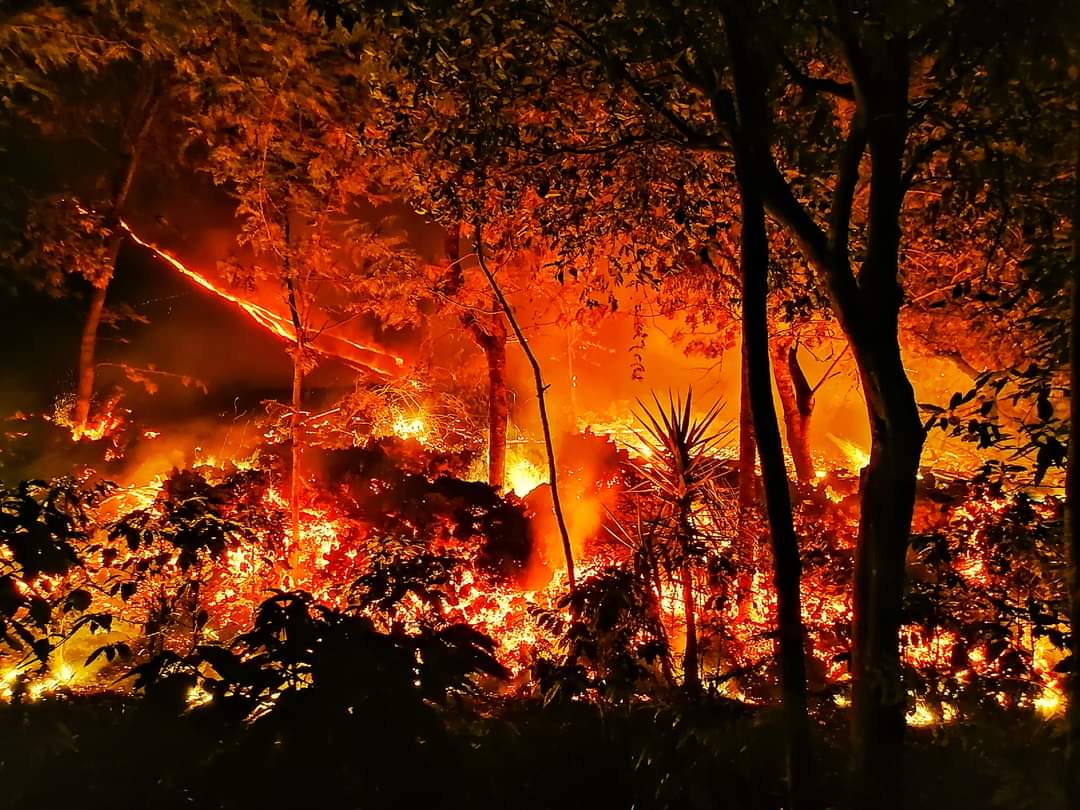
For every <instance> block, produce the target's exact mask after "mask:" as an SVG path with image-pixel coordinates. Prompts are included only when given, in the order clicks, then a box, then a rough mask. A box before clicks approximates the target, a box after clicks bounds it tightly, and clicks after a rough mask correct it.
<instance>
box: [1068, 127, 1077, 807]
mask: <svg viewBox="0 0 1080 810" xmlns="http://www.w3.org/2000/svg"><path fill="white" fill-rule="evenodd" d="M1078 147H1080V144H1078ZM1074 184H1075V186H1074V190H1073V194H1074V197H1073V206H1074V207H1073V216H1072V267H1071V273H1070V276H1071V278H1070V281H1071V282H1072V289H1071V290H1070V299H1069V307H1070V318H1071V323H1070V331H1069V456H1068V462H1067V468H1066V474H1065V544H1066V549H1067V553H1068V559H1069V610H1070V613H1069V620H1070V621H1069V626H1070V628H1071V629H1072V645H1071V651H1072V671H1071V672H1070V673H1069V675H1068V690H1067V691H1068V699H1069V706H1068V726H1069V738H1068V747H1067V752H1066V759H1065V768H1066V777H1065V790H1066V795H1067V796H1068V798H1069V806H1070V807H1080V519H1078V517H1077V508H1078V504H1080V492H1078V490H1080V480H1078V476H1080V467H1078V465H1080V445H1078V443H1080V433H1078V432H1077V429H1076V426H1077V422H1078V421H1080V151H1078V153H1077V157H1076V177H1075V178H1074Z"/></svg>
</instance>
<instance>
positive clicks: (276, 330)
mask: <svg viewBox="0 0 1080 810" xmlns="http://www.w3.org/2000/svg"><path fill="white" fill-rule="evenodd" d="M120 227H121V228H123V229H124V231H125V232H126V233H127V234H128V236H130V237H131V239H132V241H134V242H135V243H136V244H138V245H141V246H142V247H144V248H146V249H147V250H149V251H151V252H152V253H153V254H154V255H155V256H157V257H158V258H159V259H161V260H162V261H164V262H165V263H166V264H168V265H169V266H171V267H172V268H173V269H174V270H176V271H177V272H179V273H180V274H181V275H183V276H185V277H186V278H188V279H190V280H191V281H194V282H195V283H196V284H198V285H199V286H200V287H202V288H203V289H204V290H208V291H209V292H212V293H214V295H217V296H218V297H220V298H223V299H225V300H226V301H228V302H230V303H232V304H235V305H236V306H238V307H239V308H240V309H241V310H243V311H244V312H245V313H246V314H247V315H248V317H250V318H251V319H252V320H253V321H255V323H257V324H258V325H259V326H261V327H262V328H263V329H266V330H267V331H269V332H271V333H272V334H274V335H277V336H278V337H280V338H282V339H284V340H286V341H288V342H289V343H292V344H295V343H296V331H295V329H294V327H293V325H292V323H291V322H290V320H289V319H288V318H284V317H282V316H281V315H278V314H277V313H276V312H274V311H273V310H270V309H267V308H266V307H264V306H261V305H259V304H256V303H254V302H253V301H248V300H246V299H244V298H241V297H239V296H238V295H236V294H234V293H232V292H230V291H228V290H224V289H222V288H221V287H218V286H217V285H216V284H214V282H213V281H211V280H210V279H209V278H207V277H206V276H204V275H202V274H201V273H198V272H196V271H195V270H192V269H191V268H189V267H188V266H187V265H185V264H184V263H183V262H182V261H180V260H179V259H178V258H176V257H175V256H173V255H172V254H170V253H167V252H165V251H163V250H161V249H159V248H157V247H155V246H154V245H153V244H151V243H150V242H147V241H146V240H145V239H143V238H141V237H140V236H139V235H138V234H137V233H135V231H134V230H132V228H131V226H130V225H128V223H127V222H125V221H123V220H121V222H120ZM305 346H306V348H309V349H311V350H312V351H315V352H318V353H319V354H321V355H324V356H326V357H334V358H337V359H339V360H341V361H342V362H344V363H346V364H347V365H348V366H350V367H352V368H354V369H356V370H358V371H367V372H373V373H375V374H377V375H379V376H380V377H389V376H393V375H395V374H397V373H398V370H399V369H400V368H401V367H402V366H403V365H404V364H405V360H404V359H403V358H402V357H399V356H398V355H394V354H390V353H388V352H385V351H383V350H382V349H380V348H378V347H377V346H366V345H364V344H362V343H357V342H356V341H354V340H350V339H349V338H346V337H341V336H340V335H330V334H326V333H325V332H323V333H320V334H319V335H318V337H317V339H315V340H313V341H312V342H311V343H310V344H305Z"/></svg>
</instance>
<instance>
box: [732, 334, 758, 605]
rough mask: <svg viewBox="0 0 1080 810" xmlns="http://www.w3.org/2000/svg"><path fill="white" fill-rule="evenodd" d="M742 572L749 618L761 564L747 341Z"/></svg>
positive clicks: (742, 389) (742, 357)
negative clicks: (756, 517)
mask: <svg viewBox="0 0 1080 810" xmlns="http://www.w3.org/2000/svg"><path fill="white" fill-rule="evenodd" d="M739 367H740V385H739V544H740V553H739V558H740V559H739V562H740V565H739V574H738V578H737V583H736V584H737V586H738V588H737V589H738V593H737V594H736V598H737V599H738V601H739V617H740V619H745V618H746V617H747V615H748V613H749V610H750V607H751V604H752V603H753V598H754V571H755V570H756V565H757V560H756V557H757V553H756V552H757V549H756V546H757V534H756V531H755V530H756V526H755V521H754V520H753V516H754V498H755V496H756V493H757V476H756V475H755V467H756V462H757V443H756V442H755V441H754V417H753V413H752V412H751V410H750V375H749V364H748V363H747V346H746V342H745V340H744V341H743V344H742V348H741V350H740V352H739Z"/></svg>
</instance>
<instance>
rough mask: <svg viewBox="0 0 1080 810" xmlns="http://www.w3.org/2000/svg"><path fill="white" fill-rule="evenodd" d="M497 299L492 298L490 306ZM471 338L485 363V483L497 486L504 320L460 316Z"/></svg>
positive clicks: (504, 398) (504, 407) (500, 480)
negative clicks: (486, 427) (486, 474)
mask: <svg viewBox="0 0 1080 810" xmlns="http://www.w3.org/2000/svg"><path fill="white" fill-rule="evenodd" d="M497 307H498V301H497V300H496V301H494V302H493V308H497ZM462 322H463V323H464V324H465V326H466V327H467V328H468V329H469V333H470V334H471V335H472V337H473V340H475V341H476V344H477V345H478V346H479V347H480V348H481V350H482V351H483V352H484V358H485V359H486V360H487V367H488V483H489V484H490V485H491V486H492V487H494V488H495V489H498V490H501V489H502V488H503V487H504V486H505V485H506V426H507V424H508V423H509V421H510V405H509V393H508V387H507V379H506V324H505V323H504V322H503V319H502V316H501V315H499V314H495V315H491V316H477V315H474V314H473V313H469V314H468V315H466V316H465V317H463V318H462Z"/></svg>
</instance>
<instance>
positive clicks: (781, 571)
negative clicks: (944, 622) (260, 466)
mask: <svg viewBox="0 0 1080 810" xmlns="http://www.w3.org/2000/svg"><path fill="white" fill-rule="evenodd" d="M755 161H756V158H755V157H754V155H753V153H752V152H751V153H750V154H746V155H741V156H739V157H737V158H736V174H737V177H738V181H739V195H740V208H741V213H742V236H741V262H742V281H743V302H742V306H743V313H742V318H743V320H742V330H743V344H744V346H745V347H746V357H747V372H748V373H747V376H748V382H749V394H750V407H751V411H752V414H753V420H754V435H755V437H756V440H757V450H758V456H759V458H760V459H761V474H762V482H763V484H764V487H763V488H764V491H765V508H766V511H767V513H768V517H769V534H770V537H771V539H772V551H773V566H774V568H773V575H774V581H775V585H776V596H777V629H778V631H779V655H778V658H779V665H780V686H781V690H782V692H783V712H784V726H785V731H786V738H787V739H786V742H787V752H786V754H787V756H786V759H787V763H786V765H787V777H788V786H789V796H790V800H791V804H792V806H793V807H795V806H805V805H806V803H807V802H808V796H809V793H810V788H809V783H810V779H811V773H812V771H811V751H810V734H809V723H808V718H807V708H806V653H805V647H804V644H805V633H804V630H803V623H802V607H801V593H800V577H801V572H802V564H801V561H800V559H799V544H798V538H797V537H796V535H795V527H794V523H793V520H792V512H791V494H790V491H789V489H788V477H787V466H786V464H785V461H784V448H783V445H782V444H781V441H780V425H779V422H778V420H777V417H776V406H775V403H774V402H773V397H772V379H771V375H770V371H769V322H768V311H767V302H768V263H769V253H768V251H769V246H768V235H767V233H766V230H765V208H764V204H763V202H762V199H761V195H760V190H759V189H760V183H759V181H758V179H757V176H756V173H755V171H754V168H753V166H754V163H755Z"/></svg>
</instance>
